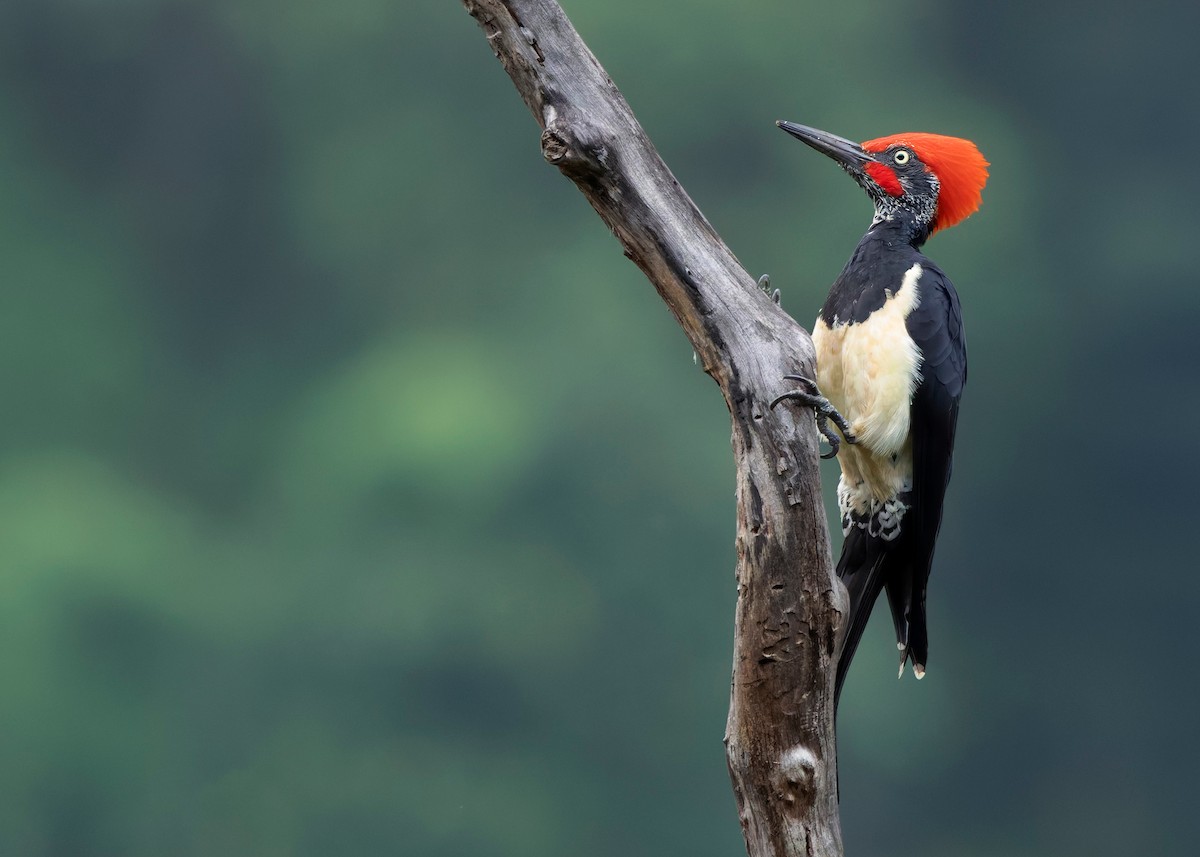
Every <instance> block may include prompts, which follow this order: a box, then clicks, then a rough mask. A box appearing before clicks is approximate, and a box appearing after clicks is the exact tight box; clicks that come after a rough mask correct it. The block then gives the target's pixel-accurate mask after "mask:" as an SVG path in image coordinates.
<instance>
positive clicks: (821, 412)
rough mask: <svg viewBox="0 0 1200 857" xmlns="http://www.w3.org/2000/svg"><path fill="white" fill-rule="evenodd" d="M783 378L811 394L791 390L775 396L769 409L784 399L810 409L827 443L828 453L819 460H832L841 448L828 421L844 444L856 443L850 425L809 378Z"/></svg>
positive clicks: (818, 429) (795, 376)
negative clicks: (843, 439)
mask: <svg viewBox="0 0 1200 857" xmlns="http://www.w3.org/2000/svg"><path fill="white" fill-rule="evenodd" d="M783 377H784V378H786V379H787V380H789V381H799V382H800V383H802V384H804V385H806V386H807V387H808V388H809V390H811V392H808V391H805V390H791V391H790V392H787V393H784V394H783V395H781V396H776V397H775V400H774V401H772V402H771V405H770V407H771V408H772V410H773V409H774V408H775V406H776V405H778V404H779V403H780V402H782V401H783V400H784V399H792V400H794V401H797V402H800V403H802V404H805V405H808V406H809V407H810V408H812V409H813V416H814V417H815V418H816V420H817V431H819V432H820V433H821V434H822V435H823V436H824V437H825V440H827V441H829V452H827V453H825V454H824V455H822V456H821V458H824V459H830V458H833V457H834V456H836V455H837V454H838V451H839V450H840V449H841V448H842V443H841V438H839V437H838V436H837V432H835V431H834V430H833V429H832V428H830V427H829V420H833V423H834V425H836V426H837V427H838V430H839V431H841V433H842V437H844V438H845V440H846V443H850V444H854V443H858V438H857V437H855V436H854V433H853V432H852V431H850V424H849V423H847V422H846V418H845V417H843V416H842V415H841V414H840V413H838V410H837V408H835V407H834V406H833V405H832V404H831V403H830V401H829V400H828V399H827V398H825V397H824V396H822V395H821V391H820V390H819V389H818V388H817V385H816V383H815V382H814V381H813V380H812V379H811V378H805V377H804V376H803V375H784V376H783Z"/></svg>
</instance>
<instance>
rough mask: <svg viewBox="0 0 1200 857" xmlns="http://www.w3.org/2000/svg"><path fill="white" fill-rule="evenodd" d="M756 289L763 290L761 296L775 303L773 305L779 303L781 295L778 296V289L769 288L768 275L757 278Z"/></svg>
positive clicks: (769, 276)
mask: <svg viewBox="0 0 1200 857" xmlns="http://www.w3.org/2000/svg"><path fill="white" fill-rule="evenodd" d="M758 287H759V288H760V289H762V290H763V294H765V295H766V296H767V297H769V298H770V299H771V300H773V301H775V303H779V298H780V297H781V295H780V294H779V289H773V288H771V275H770V274H763V275H762V276H761V277H759V278H758Z"/></svg>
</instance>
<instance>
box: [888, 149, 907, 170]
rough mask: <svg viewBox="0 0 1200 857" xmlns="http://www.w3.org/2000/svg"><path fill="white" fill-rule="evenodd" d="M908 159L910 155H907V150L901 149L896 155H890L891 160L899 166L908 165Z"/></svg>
mask: <svg viewBox="0 0 1200 857" xmlns="http://www.w3.org/2000/svg"><path fill="white" fill-rule="evenodd" d="M910 157H911V155H909V154H908V150H907V149H901V150H900V151H898V152H897V153H896V154H894V155H892V160H893V161H895V162H896V163H897V164H899V165H900V166H904V165H905V164H907V163H908V159H909V158H910Z"/></svg>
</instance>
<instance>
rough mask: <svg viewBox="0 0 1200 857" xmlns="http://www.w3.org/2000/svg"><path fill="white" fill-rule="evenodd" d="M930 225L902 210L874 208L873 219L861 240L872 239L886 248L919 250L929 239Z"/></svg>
mask: <svg viewBox="0 0 1200 857" xmlns="http://www.w3.org/2000/svg"><path fill="white" fill-rule="evenodd" d="M929 233H930V223H929V221H928V220H926V219H924V218H919V217H917V216H916V215H914V214H913V212H911V211H909V210H908V209H904V208H889V209H885V208H883V207H880V206H876V208H875V219H874V220H872V221H871V228H870V229H868V230H867V234H866V235H865V236H863V239H864V240H866V239H868V238H873V239H874V240H877V241H882V242H883V243H884V244H886V245H888V246H896V247H901V246H909V247H914V248H920V246H921V245H922V244H924V243H925V241H926V240H927V239H928V238H929Z"/></svg>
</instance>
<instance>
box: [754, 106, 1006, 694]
mask: <svg viewBox="0 0 1200 857" xmlns="http://www.w3.org/2000/svg"><path fill="white" fill-rule="evenodd" d="M777 124H778V125H779V127H780V128H782V129H783V130H784V131H787V132H788V133H789V134H791V135H792V136H793V137H795V138H796V139H798V140H801V141H802V142H804V143H807V144H808V145H809V146H811V147H812V148H814V149H816V150H817V151H818V152H821V153H823V154H825V155H828V156H829V157H830V158H832V159H833V160H834V161H836V162H837V163H838V165H839V166H841V168H842V169H843V170H845V171H846V172H847V173H849V174H850V176H851V177H852V178H853V179H854V180H855V181H856V182H857V183H858V184H859V185H860V186H861V187H862V188H863V190H865V191H866V192H867V195H868V196H869V197H870V198H871V200H872V202H873V203H874V205H875V216H874V218H873V220H872V221H871V228H870V229H868V230H867V233H866V235H864V236H863V237H862V240H861V241H859V242H858V246H857V247H856V248H855V249H854V253H853V255H851V257H850V261H849V262H847V263H846V267H845V268H844V269H843V270H842V273H841V274H840V275H839V276H838V278H837V279H836V280H835V281H834V283H833V286H832V288H830V290H829V295H828V297H826V299H825V303H824V305H823V306H822V307H821V311H820V314H819V315H818V317H817V320H816V323H815V325H814V326H813V333H812V339H813V345H814V346H815V349H816V357H817V372H816V374H817V377H816V382H815V385H814V384H813V383H812V382H811V381H810V380H809V379H806V378H803V377H801V376H796V375H789V376H787V377H788V378H791V379H793V380H797V381H801V382H803V383H804V385H805V386H806V387H808V388H809V389H807V390H797V391H793V392H789V393H785V394H784V395H782V396H780V397H779V398H778V399H776V400H775V402H773V403H772V407H774V406H775V405H776V404H778V403H779V402H780V401H782V400H784V399H793V400H799V401H801V402H803V403H805V404H807V405H810V406H813V407H814V408H815V410H816V415H817V420H818V424H819V425H820V427H821V429H822V432H823V433H824V434H825V435H826V437H829V438H830V446H831V447H832V452H831V455H832V454H836V456H837V459H838V465H839V466H840V468H841V471H842V472H841V478H840V479H839V481H838V491H837V497H838V509H839V511H840V513H841V523H842V535H843V537H844V541H843V544H842V554H841V558H840V559H839V560H838V564H837V574H838V577H839V578H840V579H841V580H842V582H843V583H844V584H845V585H846V589H847V592H848V593H849V596H850V615H849V625H848V629H847V632H846V638H845V642H844V644H843V648H842V656H841V659H840V660H839V662H838V671H837V683H836V687H835V691H834V693H835V697H834V698H835V705H836V700H837V699H838V698H840V696H841V691H842V685H843V683H844V682H845V680H846V673H847V672H848V670H849V667H850V662H851V660H852V659H853V657H854V652H855V650H856V649H857V648H858V643H859V640H860V639H861V638H862V634H863V631H864V630H866V627H867V619H868V618H869V617H870V614H871V609H872V608H873V607H874V605H875V602H876V600H877V599H878V598H879V594H880V593H881V592H883V591H886V592H887V600H888V605H889V607H890V608H891V614H892V621H893V623H894V625H895V629H896V646H897V648H898V649H899V650H900V653H901V654H900V675H901V676H903V675H904V666H905V663H906V662H908V661H911V662H912V669H913V673H914V674H915V675H916V677H917V678H918V679H920V678H923V677H924V675H925V665H926V662H927V659H928V655H929V637H928V632H927V629H926V622H925V589H926V584H927V582H928V580H929V570H930V565H931V564H932V562H933V551H934V544H935V542H936V541H937V535H938V529H939V527H940V526H941V520H942V502H943V499H944V497H945V493H946V486H947V485H948V484H949V482H950V469H951V458H952V456H953V452H954V432H955V424H956V423H957V421H958V404H959V399H960V398H961V396H962V391H963V385H964V384H965V383H966V380H967V349H966V343H965V341H964V338H963V322H962V313H961V310H960V308H959V301H958V293H957V292H955V290H954V286H953V285H952V284H951V282H950V280H949V278H948V277H947V276H946V274H945V273H944V272H943V271H942V269H941V268H939V267H938V266H937V265H936V264H935V263H934V262H932V261H931V260H930V259H929V258H928V257H926V256H925V255H924V254H923V253H922V252H921V247H922V245H923V244H924V243H925V241H926V240H927V239H928V238H929V236H930V235H932V234H933V233H934V232H936V231H938V230H939V229H946V228H947V227H950V226H953V225H955V224H956V223H959V222H960V221H962V220H963V219H965V218H967V217H969V216H970V215H971V214H973V213H974V212H975V211H976V210H977V209H978V208H979V204H980V197H981V194H982V191H983V186H984V184H985V183H986V182H987V176H988V162H987V161H986V160H984V157H983V155H982V154H980V152H979V149H978V148H976V146H975V144H974V143H972V142H970V141H969V140H963V139H959V138H957V137H945V136H942V135H939V134H925V133H910V134H894V135H892V136H889V137H880V138H878V139H876V140H868V141H867V142H865V143H862V144H861V145H860V144H858V143H854V142H852V141H850V140H846V139H844V138H842V137H838V136H835V135H833V134H829V133H826V132H824V131H818V130H817V129H815V128H809V127H807V126H804V125H797V124H794V123H792V122H778V123H777ZM827 419H833V421H834V423H835V424H836V425H837V427H838V430H839V431H840V433H841V437H842V439H844V440H845V441H846V443H845V444H840V443H839V442H838V441H839V438H838V436H837V435H836V434H834V433H833V431H832V430H831V429H829V428H828V425H827V423H826V420H827Z"/></svg>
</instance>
